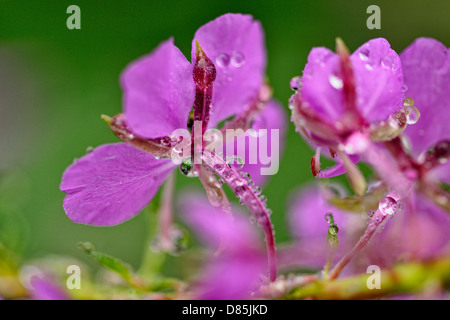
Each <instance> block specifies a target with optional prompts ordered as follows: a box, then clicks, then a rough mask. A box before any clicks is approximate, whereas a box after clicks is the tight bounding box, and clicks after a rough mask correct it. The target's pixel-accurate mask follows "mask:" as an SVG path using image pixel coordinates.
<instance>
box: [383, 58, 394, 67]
mask: <svg viewBox="0 0 450 320" xmlns="http://www.w3.org/2000/svg"><path fill="white" fill-rule="evenodd" d="M381 66H382V67H383V68H385V69H388V70H394V67H395V64H394V58H393V57H391V56H385V57H384V58H383V60H381Z"/></svg>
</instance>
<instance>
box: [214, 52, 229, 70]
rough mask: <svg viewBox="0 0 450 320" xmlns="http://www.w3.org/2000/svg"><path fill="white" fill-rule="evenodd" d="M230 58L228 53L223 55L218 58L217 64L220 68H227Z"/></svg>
mask: <svg viewBox="0 0 450 320" xmlns="http://www.w3.org/2000/svg"><path fill="white" fill-rule="evenodd" d="M230 60H231V59H230V56H229V55H228V54H226V53H221V54H219V55H218V56H217V58H216V64H217V66H218V67H221V68H223V67H227V66H228V65H229V64H230Z"/></svg>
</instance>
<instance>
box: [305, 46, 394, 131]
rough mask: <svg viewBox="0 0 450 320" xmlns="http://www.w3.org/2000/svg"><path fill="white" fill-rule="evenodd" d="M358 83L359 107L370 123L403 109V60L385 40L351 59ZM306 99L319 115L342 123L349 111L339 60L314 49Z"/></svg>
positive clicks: (321, 50)
mask: <svg viewBox="0 0 450 320" xmlns="http://www.w3.org/2000/svg"><path fill="white" fill-rule="evenodd" d="M351 62H352V65H353V71H354V75H355V82H356V92H357V101H356V105H357V108H358V110H359V112H360V114H361V115H362V116H363V118H364V119H366V120H367V121H368V122H374V121H377V120H385V119H387V118H388V116H389V115H390V114H391V113H393V112H394V111H396V110H398V109H400V108H401V106H402V102H403V94H402V87H403V76H402V67H401V63H400V58H399V57H398V55H397V54H396V53H395V51H394V50H392V49H391V48H390V45H389V43H388V42H387V41H386V40H385V39H382V38H379V39H373V40H370V41H369V42H367V43H365V44H364V45H363V46H361V47H360V48H358V50H356V52H355V53H353V54H352V55H351ZM302 83H303V86H302V91H301V94H302V98H303V101H304V103H306V104H307V105H309V107H311V108H312V109H313V110H314V111H315V112H316V113H318V114H319V115H321V116H322V117H325V118H326V119H327V120H329V121H333V122H335V121H338V120H339V119H340V118H341V116H342V114H343V112H344V111H345V104H344V102H345V100H344V91H343V85H344V83H343V79H342V78H341V77H340V60H339V56H338V55H337V54H335V53H333V52H332V51H330V50H328V49H326V48H314V49H312V50H311V52H310V54H309V56H308V63H307V64H306V66H305V69H304V72H303V79H302Z"/></svg>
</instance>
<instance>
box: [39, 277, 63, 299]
mask: <svg viewBox="0 0 450 320" xmlns="http://www.w3.org/2000/svg"><path fill="white" fill-rule="evenodd" d="M30 285H31V296H32V298H33V299H34V300H70V297H69V295H68V294H67V293H66V292H65V291H64V289H63V288H62V287H60V286H58V285H57V284H56V283H54V282H53V281H51V280H50V279H47V278H42V277H39V276H35V277H33V278H32V279H30Z"/></svg>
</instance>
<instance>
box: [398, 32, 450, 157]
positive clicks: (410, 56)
mask: <svg viewBox="0 0 450 320" xmlns="http://www.w3.org/2000/svg"><path fill="white" fill-rule="evenodd" d="M400 57H401V59H402V64H403V74H404V77H405V84H406V86H407V87H408V91H407V92H406V95H407V96H408V97H411V98H412V99H413V100H414V105H415V106H416V107H417V108H418V109H419V111H420V118H419V121H418V122H417V123H415V124H414V125H408V126H407V127H406V129H405V134H406V135H407V136H408V137H409V138H410V140H411V147H412V152H413V154H414V155H415V156H418V155H419V154H421V153H422V152H424V151H426V150H427V149H428V148H430V147H432V146H434V145H435V144H436V143H437V142H439V141H440V140H442V139H445V138H447V139H449V138H450V126H449V125H448V124H449V122H450V112H449V111H448V108H449V106H450V51H449V49H447V48H446V47H445V46H444V45H443V44H442V43H440V42H439V41H437V40H434V39H430V38H419V39H417V40H416V41H414V42H413V43H412V44H411V45H410V46H409V47H408V48H406V49H405V51H403V52H402V53H401V55H400Z"/></svg>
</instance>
